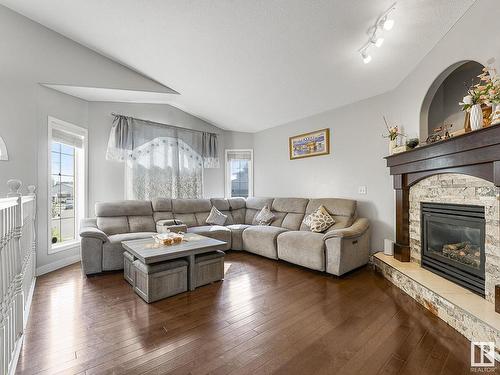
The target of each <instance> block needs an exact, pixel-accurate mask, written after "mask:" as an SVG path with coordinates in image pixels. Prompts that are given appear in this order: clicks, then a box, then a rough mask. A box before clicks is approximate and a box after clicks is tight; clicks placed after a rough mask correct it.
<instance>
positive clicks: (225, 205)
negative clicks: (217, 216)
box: [210, 198, 231, 211]
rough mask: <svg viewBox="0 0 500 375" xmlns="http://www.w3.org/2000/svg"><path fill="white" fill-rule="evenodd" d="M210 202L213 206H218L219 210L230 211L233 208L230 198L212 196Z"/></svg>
mask: <svg viewBox="0 0 500 375" xmlns="http://www.w3.org/2000/svg"><path fill="white" fill-rule="evenodd" d="M210 202H211V203H212V206H214V207H215V208H217V209H218V210H219V211H229V210H230V209H231V205H230V204H229V200H228V199H224V198H212V199H210Z"/></svg>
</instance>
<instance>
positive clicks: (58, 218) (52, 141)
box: [49, 117, 87, 254]
mask: <svg viewBox="0 0 500 375" xmlns="http://www.w3.org/2000/svg"><path fill="white" fill-rule="evenodd" d="M86 139H87V131H86V130H85V129H83V128H80V127H78V126H76V125H72V124H69V123H67V122H64V121H61V120H57V119H55V118H52V117H49V160H50V163H49V177H50V178H49V181H50V182H49V184H50V185H49V205H50V207H49V222H50V225H49V254H50V253H54V252H58V251H62V250H66V249H69V248H74V247H76V246H78V243H79V238H78V225H79V222H80V219H81V218H83V217H84V216H85V201H86V189H85V176H86V162H85V150H86Z"/></svg>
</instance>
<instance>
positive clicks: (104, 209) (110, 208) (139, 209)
mask: <svg viewBox="0 0 500 375" xmlns="http://www.w3.org/2000/svg"><path fill="white" fill-rule="evenodd" d="M152 214H153V208H152V206H151V202H150V201H141V200H126V201H116V202H98V203H96V204H95V215H96V216H97V217H99V216H134V215H135V216H148V215H150V216H151V215H152Z"/></svg>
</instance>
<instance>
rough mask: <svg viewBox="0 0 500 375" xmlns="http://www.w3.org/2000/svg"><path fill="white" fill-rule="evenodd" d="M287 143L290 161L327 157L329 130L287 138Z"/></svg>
mask: <svg viewBox="0 0 500 375" xmlns="http://www.w3.org/2000/svg"><path fill="white" fill-rule="evenodd" d="M288 143H289V145H288V147H289V150H290V160H294V159H302V158H308V157H311V156H320V155H328V154H329V153H330V129H328V128H326V129H320V130H316V131H313V132H309V133H304V134H299V135H295V136H293V137H290V138H289V141H288Z"/></svg>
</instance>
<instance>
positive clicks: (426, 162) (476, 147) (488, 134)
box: [385, 125, 500, 262]
mask: <svg viewBox="0 0 500 375" xmlns="http://www.w3.org/2000/svg"><path fill="white" fill-rule="evenodd" d="M385 159H386V161H387V166H388V167H389V170H390V174H391V175H392V176H393V179H394V189H395V190H396V243H395V244H394V258H396V259H397V260H399V261H401V262H409V261H410V220H409V206H410V194H409V193H410V187H411V186H412V185H414V184H415V183H417V182H418V181H420V180H422V179H424V178H426V177H429V176H432V175H436V174H441V173H460V174H466V175H470V176H474V177H479V178H482V179H485V180H487V181H490V182H492V183H494V184H495V185H496V186H500V126H498V125H496V126H491V127H488V128H483V129H480V130H476V131H474V132H470V133H466V134H463V135H460V136H457V137H453V138H450V139H447V140H444V141H440V142H436V143H432V144H429V145H425V146H422V147H418V148H416V149H413V150H410V151H407V152H403V153H400V154H395V155H391V156H387V157H386V158H385Z"/></svg>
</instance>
